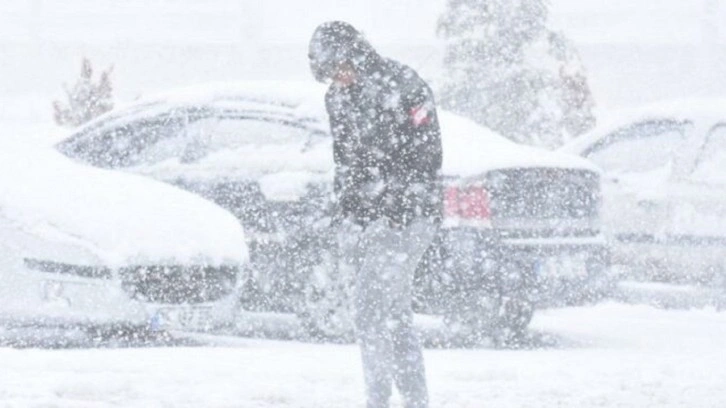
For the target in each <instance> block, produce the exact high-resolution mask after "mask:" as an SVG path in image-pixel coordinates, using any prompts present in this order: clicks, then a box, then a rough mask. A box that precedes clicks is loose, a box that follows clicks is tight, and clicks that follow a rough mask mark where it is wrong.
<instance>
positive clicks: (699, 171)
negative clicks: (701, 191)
mask: <svg viewBox="0 0 726 408" xmlns="http://www.w3.org/2000/svg"><path fill="white" fill-rule="evenodd" d="M693 178H695V179H697V180H700V181H707V182H718V183H720V184H726V123H724V124H718V125H716V126H714V127H713V128H712V129H711V130H710V131H709V132H708V135H707V136H706V142H705V143H704V145H703V146H702V148H701V152H700V155H699V157H698V162H697V163H696V168H695V169H694V171H693Z"/></svg>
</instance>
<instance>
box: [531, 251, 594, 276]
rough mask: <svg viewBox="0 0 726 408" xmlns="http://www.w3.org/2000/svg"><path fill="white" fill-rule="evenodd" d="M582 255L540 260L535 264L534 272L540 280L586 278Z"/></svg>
mask: <svg viewBox="0 0 726 408" xmlns="http://www.w3.org/2000/svg"><path fill="white" fill-rule="evenodd" d="M586 260H587V259H586V257H585V256H584V255H577V254H575V255H559V256H551V257H546V258H540V259H538V260H537V262H535V272H536V273H537V276H539V277H542V278H565V279H567V278H579V277H585V276H587V262H586Z"/></svg>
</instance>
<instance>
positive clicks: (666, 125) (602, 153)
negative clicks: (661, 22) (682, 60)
mask: <svg viewBox="0 0 726 408" xmlns="http://www.w3.org/2000/svg"><path fill="white" fill-rule="evenodd" d="M613 116H614V119H612V120H610V121H606V122H605V123H603V124H602V125H600V126H598V128H597V129H596V130H594V131H593V132H591V133H589V134H587V135H584V136H582V137H580V138H578V139H576V140H574V141H572V142H571V143H570V144H568V145H566V146H564V147H563V151H566V152H569V153H575V154H578V155H581V156H583V157H585V158H588V159H590V160H591V161H593V162H594V163H596V164H597V165H598V166H600V167H601V168H602V169H604V171H605V175H604V177H603V211H602V218H603V228H606V229H607V231H608V234H609V235H610V236H611V237H612V241H613V262H614V263H618V264H621V265H624V266H625V267H626V268H627V271H628V273H629V274H631V276H633V277H637V278H645V279H649V280H650V279H653V280H662V281H670V282H689V283H694V282H700V283H707V284H711V283H714V280H716V281H719V280H721V279H722V278H723V277H724V274H726V100H707V99H706V100H704V99H700V100H698V99H695V100H680V101H668V102H661V103H657V104H652V105H649V106H645V107H643V108H640V109H635V110H631V111H628V112H620V113H619V114H617V115H613Z"/></svg>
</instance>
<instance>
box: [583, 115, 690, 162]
mask: <svg viewBox="0 0 726 408" xmlns="http://www.w3.org/2000/svg"><path fill="white" fill-rule="evenodd" d="M688 126H689V125H687V124H686V123H684V122H675V121H648V122H640V123H636V124H634V125H630V126H627V127H624V128H621V129H619V130H616V131H615V132H613V133H611V134H610V135H608V136H607V137H606V138H605V139H603V140H602V141H601V142H600V143H599V144H597V145H595V146H593V147H592V148H591V149H590V150H589V152H588V153H587V154H586V156H587V157H588V158H589V159H590V160H592V161H593V162H595V163H596V164H598V165H599V166H600V167H602V168H603V169H605V170H606V171H608V172H613V173H644V172H649V171H653V170H656V169H660V168H665V167H666V166H668V165H669V164H670V163H671V162H672V159H673V158H674V156H675V153H676V152H677V151H678V149H679V147H680V146H681V144H682V143H683V141H684V139H685V134H686V129H687V127H688Z"/></svg>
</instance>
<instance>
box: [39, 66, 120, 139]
mask: <svg viewBox="0 0 726 408" xmlns="http://www.w3.org/2000/svg"><path fill="white" fill-rule="evenodd" d="M112 71H113V67H109V68H107V69H106V70H105V71H103V72H101V75H100V77H99V79H98V81H94V79H93V67H92V66H91V61H89V60H88V58H84V59H83V62H82V64H81V76H80V78H78V80H77V81H76V84H75V85H73V87H72V88H71V87H68V85H67V84H63V88H64V90H65V93H66V97H67V99H68V101H67V102H66V103H65V104H64V103H62V102H60V101H54V102H53V110H54V113H53V116H54V119H55V122H56V123H57V124H58V125H61V126H69V127H73V126H78V125H81V124H83V123H86V122H88V121H89V120H91V119H93V118H95V117H96V116H98V115H100V114H102V113H104V112H107V111H109V110H111V109H112V108H113V98H112V91H113V87H112V85H111V78H110V76H111V72H112Z"/></svg>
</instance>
